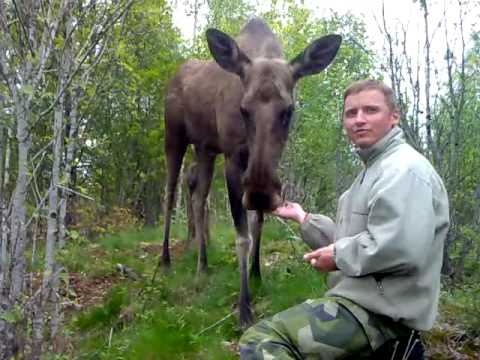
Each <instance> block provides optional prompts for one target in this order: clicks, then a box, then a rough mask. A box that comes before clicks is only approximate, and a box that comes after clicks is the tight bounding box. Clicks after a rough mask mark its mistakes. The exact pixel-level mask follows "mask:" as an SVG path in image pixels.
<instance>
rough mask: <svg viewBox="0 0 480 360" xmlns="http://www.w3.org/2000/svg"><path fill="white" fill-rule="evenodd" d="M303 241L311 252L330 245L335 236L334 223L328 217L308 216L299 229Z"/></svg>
mask: <svg viewBox="0 0 480 360" xmlns="http://www.w3.org/2000/svg"><path fill="white" fill-rule="evenodd" d="M300 233H301V235H302V239H303V241H304V242H305V243H306V244H307V245H308V246H310V248H311V249H312V250H316V249H318V248H321V247H324V246H327V245H330V244H331V243H332V242H333V239H334V236H335V223H334V222H333V220H332V219H330V218H329V217H328V216H324V215H320V214H308V215H307V218H306V219H305V221H304V222H303V223H302V225H301V227H300Z"/></svg>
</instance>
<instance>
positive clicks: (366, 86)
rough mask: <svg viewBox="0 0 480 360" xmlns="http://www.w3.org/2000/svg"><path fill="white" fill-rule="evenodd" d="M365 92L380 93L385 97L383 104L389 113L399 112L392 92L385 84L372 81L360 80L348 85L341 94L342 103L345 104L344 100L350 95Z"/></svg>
mask: <svg viewBox="0 0 480 360" xmlns="http://www.w3.org/2000/svg"><path fill="white" fill-rule="evenodd" d="M365 90H378V91H380V92H381V93H382V94H383V96H385V102H386V103H387V106H388V108H389V109H390V110H391V111H400V108H399V106H398V104H397V100H396V99H395V94H394V93H393V90H392V89H391V88H390V87H389V86H387V85H385V83H383V82H382V81H380V80H373V79H367V80H360V81H356V82H354V83H352V84H350V86H349V87H348V88H347V89H346V90H345V93H344V94H343V103H344V104H345V100H346V99H347V97H349V96H350V95H355V94H358V93H359V92H362V91H365Z"/></svg>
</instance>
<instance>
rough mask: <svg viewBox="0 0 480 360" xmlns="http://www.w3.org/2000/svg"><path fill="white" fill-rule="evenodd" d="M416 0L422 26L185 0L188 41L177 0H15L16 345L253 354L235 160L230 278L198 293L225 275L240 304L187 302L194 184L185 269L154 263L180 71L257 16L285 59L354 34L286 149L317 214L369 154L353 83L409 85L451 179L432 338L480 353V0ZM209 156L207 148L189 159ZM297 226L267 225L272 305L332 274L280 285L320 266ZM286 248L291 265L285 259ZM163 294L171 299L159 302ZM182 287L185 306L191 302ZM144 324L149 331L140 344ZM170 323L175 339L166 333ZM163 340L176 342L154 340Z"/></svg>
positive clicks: (416, 129)
mask: <svg viewBox="0 0 480 360" xmlns="http://www.w3.org/2000/svg"><path fill="white" fill-rule="evenodd" d="M412 3H413V6H414V8H415V9H416V11H417V12H418V18H419V19H421V31H419V32H417V33H416V36H415V37H414V38H412V37H411V35H410V34H411V32H409V31H408V28H407V27H408V24H401V23H398V22H397V23H392V22H391V21H389V20H388V19H387V18H386V17H385V16H382V15H381V14H382V11H381V9H379V14H380V16H378V17H377V18H375V19H366V18H365V17H362V16H357V15H355V14H352V13H346V14H338V13H335V12H330V13H328V14H322V16H321V17H319V15H318V14H316V13H315V12H314V11H312V10H311V9H310V8H308V7H307V6H305V5H304V2H303V1H295V0H271V1H261V7H260V8H261V9H262V10H261V11H259V10H258V9H259V3H256V2H253V1H247V0H185V1H183V2H182V4H181V5H182V6H183V7H184V9H186V10H185V11H186V12H187V15H188V18H189V19H190V23H189V24H188V25H185V26H190V27H191V36H190V38H189V39H185V38H183V37H182V35H181V31H180V29H178V28H177V27H176V26H175V25H174V15H173V14H174V12H173V10H174V9H175V8H176V7H177V6H179V4H178V3H177V2H175V1H173V2H172V1H170V2H169V1H164V0H144V1H133V0H114V1H98V0H97V1H95V0H91V1H84V2H79V1H74V0H26V1H15V0H4V1H0V104H1V108H0V338H2V339H5V340H4V341H3V340H2V342H1V343H0V359H9V358H11V357H12V356H14V355H15V354H23V356H25V357H27V358H40V357H42V356H45V357H51V358H63V357H64V358H71V357H72V356H73V355H72V354H76V356H77V355H78V357H79V358H81V357H87V358H90V357H95V358H110V357H118V356H119V355H118V354H122V353H126V354H130V355H128V356H127V355H126V358H145V356H147V357H148V356H151V357H152V358H171V357H167V356H171V354H176V355H177V358H198V357H195V356H200V357H202V355H201V354H202V351H207V352H208V353H209V354H210V355H209V356H211V355H212V354H214V353H216V352H215V351H217V352H218V353H219V354H222V355H219V357H218V358H225V355H224V352H225V351H230V350H231V352H232V354H234V353H235V341H236V339H238V335H239V330H238V329H237V328H236V327H235V320H234V316H231V315H232V314H233V315H235V314H234V313H235V312H231V309H230V310H228V309H229V308H231V306H232V304H233V303H234V301H235V296H236V292H237V291H238V289H237V285H236V284H237V282H238V279H237V277H236V275H235V267H236V262H235V255H234V254H235V252H234V250H233V248H234V235H233V232H232V230H231V220H230V216H229V213H230V211H229V205H228V201H227V193H226V187H225V183H224V179H223V172H222V170H221V167H222V163H223V159H221V158H219V159H218V160H217V164H216V165H217V170H216V173H215V177H214V181H213V185H212V190H211V194H210V197H209V203H208V207H209V213H210V223H211V224H212V230H211V234H210V237H211V238H212V240H211V243H210V245H209V247H210V250H209V251H213V253H214V254H217V255H214V256H213V257H212V258H213V259H214V260H213V261H212V262H211V263H212V264H213V265H215V264H216V266H217V269H216V271H217V272H221V271H222V269H221V268H222V266H224V267H225V268H228V269H229V270H228V271H230V273H228V274H230V275H225V276H226V277H225V278H223V280H220V279H216V280H212V279H214V277H213V275H212V278H211V279H210V280H208V279H203V280H198V279H197V280H195V283H194V285H193V286H192V287H193V288H195V289H196V292H195V296H194V297H199V298H201V296H199V293H201V288H202V286H205V284H206V283H208V284H210V285H212V284H213V283H214V282H215V281H216V282H219V281H224V284H226V285H224V286H226V288H227V290H218V291H219V294H220V293H221V294H223V295H219V296H220V297H221V299H222V302H221V305H222V306H223V307H220V308H221V309H223V310H222V311H223V313H221V312H215V311H213V310H212V312H211V313H212V314H213V313H214V315H211V314H210V315H211V317H209V316H207V315H205V314H204V315H205V316H204V317H203V318H202V319H201V320H198V321H199V323H198V324H196V325H198V327H196V328H195V325H194V324H195V321H193V320H192V319H193V317H194V315H192V311H193V310H192V309H193V308H195V306H203V309H204V310H203V312H205V313H207V312H208V311H207V310H205V309H209V307H208V306H210V305H211V306H212V307H213V308H218V302H217V303H214V304H210V305H207V304H206V303H202V305H198V304H196V305H194V304H193V303H188V301H187V300H186V297H187V298H188V297H189V296H190V295H192V294H190V293H181V292H178V291H180V290H181V291H187V290H185V288H184V287H182V286H183V285H182V281H183V284H190V285H191V284H192V283H189V281H193V280H191V279H190V278H191V277H192V276H191V275H192V274H193V272H194V270H193V269H194V268H195V266H194V260H193V258H194V256H195V251H194V250H187V249H186V247H185V246H184V243H185V242H184V241H180V240H182V239H185V238H186V237H188V235H187V233H186V227H187V216H186V213H187V211H186V204H187V194H186V191H185V189H184V186H181V187H180V188H179V194H178V196H177V203H176V210H175V227H176V228H175V230H174V235H175V237H176V238H177V239H178V241H176V242H175V241H174V243H173V246H174V247H175V246H177V252H176V253H175V252H174V254H176V255H178V257H181V256H183V257H184V258H185V261H184V263H180V265H179V266H178V268H177V270H176V275H175V276H177V277H175V276H173V275H172V276H171V278H169V276H168V274H167V275H162V276H161V277H160V280H159V283H158V284H151V283H149V282H148V281H146V280H145V279H147V278H149V277H151V276H150V275H151V274H152V273H153V272H154V270H155V267H156V256H157V254H159V253H160V249H161V246H160V245H159V244H161V240H162V239H161V235H160V234H161V227H162V212H163V210H162V206H163V189H164V186H165V166H164V160H165V159H164V158H165V154H164V150H163V147H164V122H163V110H164V102H163V101H164V96H165V89H166V86H167V84H168V81H169V79H170V78H171V77H172V75H173V74H174V72H175V71H176V69H177V68H178V66H179V65H180V64H181V63H182V62H183V61H184V60H185V59H187V58H191V57H196V58H202V59H206V58H210V55H209V53H208V50H207V47H206V42H205V38H204V32H205V30H206V28H208V27H216V28H218V29H221V30H222V31H224V32H227V33H229V34H233V35H234V34H237V33H238V32H239V30H240V28H241V26H242V25H243V24H244V23H245V21H246V20H247V19H248V18H249V17H250V16H252V15H253V14H256V15H258V16H261V17H263V18H264V19H266V21H267V22H268V23H269V24H270V26H271V27H272V29H274V31H275V32H276V33H277V34H278V35H279V37H280V39H281V42H282V43H283V45H284V49H285V54H286V58H293V56H294V55H296V54H297V53H298V52H300V51H301V50H302V49H303V48H304V47H305V46H306V45H307V44H308V43H309V42H310V41H311V40H313V39H314V38H316V37H318V36H320V35H323V34H326V33H338V34H341V35H342V36H343V43H342V47H341V50H340V52H339V54H338V56H337V58H336V59H335V61H334V64H333V65H331V66H330V67H329V68H328V69H327V71H325V72H324V73H322V74H320V75H316V76H312V77H309V78H306V79H304V80H302V81H301V82H300V84H299V86H298V90H299V91H298V99H297V104H296V105H297V107H296V119H295V123H294V126H293V129H292V131H291V135H290V140H289V144H288V148H287V150H286V152H285V154H284V157H283V160H282V164H281V174H282V179H283V183H284V192H285V196H286V198H288V199H291V200H294V201H299V202H301V203H303V204H305V207H306V208H308V209H309V210H310V211H312V212H321V213H325V214H328V215H333V214H334V212H335V206H336V199H337V198H338V196H339V195H340V194H341V193H342V192H343V191H344V190H345V189H346V188H347V187H348V185H349V184H350V183H351V181H352V180H353V178H354V176H355V174H356V172H357V171H358V169H359V168H360V166H361V165H360V163H359V161H358V159H357V158H356V157H355V155H354V153H353V152H352V148H351V146H350V145H349V144H348V142H347V141H346V138H345V136H344V134H343V131H342V126H341V112H342V93H343V90H344V89H345V87H346V86H347V85H348V84H349V83H350V82H351V81H353V80H357V79H363V78H367V77H374V78H383V79H384V80H385V81H386V82H387V83H388V84H390V85H391V86H392V87H393V89H394V90H395V92H396V95H397V98H398V100H399V103H400V107H401V110H402V115H403V116H402V120H401V127H402V128H403V130H404V131H405V134H406V138H407V140H408V142H409V143H410V144H412V145H413V146H414V147H415V148H416V149H417V150H418V151H420V152H421V153H423V154H424V155H425V156H426V157H427V158H429V159H430V160H431V162H432V163H433V164H434V166H435V167H436V169H437V170H438V172H439V173H440V174H441V176H442V178H443V179H444V181H445V184H446V186H447V189H448V192H449V196H450V209H451V224H452V226H451V228H450V231H449V233H448V238H447V241H446V246H445V262H444V267H443V269H442V271H443V274H444V277H443V292H442V317H441V319H442V321H440V322H439V324H438V325H437V331H436V332H433V333H432V334H433V335H431V337H430V338H428V339H427V341H429V343H430V344H431V345H432V347H431V350H430V351H431V353H432V354H437V355H436V356H438V358H441V356H446V357H445V358H451V357H449V356H456V358H474V357H475V356H477V355H478V352H477V351H478V348H479V347H480V341H479V340H478V337H479V335H480V330H479V329H480V319H479V317H478V313H479V311H480V286H479V285H478V280H479V267H480V231H479V230H480V160H479V155H480V147H479V146H478V144H479V141H480V122H479V121H478V114H479V112H480V100H479V95H480V30H479V28H478V25H477V24H476V22H475V21H476V20H475V19H478V14H479V10H480V3H479V2H478V1H474V0H471V1H462V0H458V1H454V0H452V1H433V0H432V1H427V0H420V1H413V2H412ZM431 9H435V12H432V11H431ZM439 9H441V11H439ZM433 13H435V14H436V15H435V16H433V15H432V14H433ZM472 19H473V20H472ZM367 21H368V22H370V23H369V28H370V29H371V22H372V21H375V23H376V26H377V28H378V33H377V34H376V35H375V37H374V38H372V37H369V36H371V35H369V32H367V30H366V29H367V24H366V22H367ZM467 23H468V24H469V26H468V27H467V26H466V24H467ZM378 39H382V41H381V42H382V47H381V50H380V51H379V50H378V48H379V41H378ZM412 49H413V50H412ZM439 54H440V56H439ZM191 161H192V154H191V153H189V154H187V159H186V161H185V162H186V164H185V165H184V169H186V166H188V164H189V163H190V162H191ZM183 172H185V171H183ZM182 181H183V178H182ZM267 222H268V221H267ZM122 231H129V232H128V233H122ZM132 231H133V232H132ZM118 234H120V235H118ZM121 234H127V235H121ZM294 234H295V229H291V228H290V227H288V226H287V225H286V224H283V223H282V224H281V223H278V222H275V221H273V220H269V223H268V224H267V228H266V231H265V234H264V238H265V239H266V240H267V242H266V244H265V250H262V251H265V253H266V254H267V256H266V257H265V259H266V262H265V263H264V266H265V267H266V268H268V269H270V268H271V270H269V271H271V274H270V278H271V279H275V281H272V282H271V283H270V284H271V286H270V287H269V285H268V284H269V283H268V281H266V282H265V284H264V285H263V288H260V290H259V291H258V292H257V300H256V302H257V308H256V312H257V314H259V315H260V316H262V315H265V314H269V313H270V312H271V311H273V310H274V309H275V306H279V305H278V304H277V305H274V304H273V303H274V302H275V301H274V300H272V299H273V298H274V297H273V296H272V294H275V291H278V293H279V294H280V293H281V294H283V295H285V294H287V293H288V291H289V289H290V290H291V291H292V292H294V293H295V294H297V295H296V297H288V296H286V297H285V298H288V299H289V300H291V301H292V302H293V303H294V300H295V301H297V302H298V301H299V300H298V299H297V297H298V294H300V295H301V296H299V297H300V298H301V297H302V296H306V294H309V291H312V289H315V288H316V289H317V290H316V291H317V296H318V288H321V287H322V286H324V285H322V284H320V283H318V281H320V280H318V279H315V280H312V283H307V285H308V286H307V288H308V289H307V290H306V293H305V294H304V293H302V291H301V289H300V290H299V289H294V288H281V286H287V285H286V283H287V282H288V283H291V282H294V280H295V279H297V281H298V282H302V281H303V282H304V281H305V280H304V272H305V271H307V270H306V269H305V267H302V266H301V265H299V264H298V262H295V259H294V257H295V256H293V258H292V255H291V248H290V243H289V241H291V240H292V239H295V238H296V237H295V235H294ZM223 238H225V240H224V241H223V242H220V241H219V239H223ZM282 239H283V240H282ZM286 239H290V240H286ZM269 241H270V242H269ZM225 244H228V245H225ZM292 244H293V243H292ZM291 246H293V249H294V250H295V246H299V245H291ZM139 248H140V250H139ZM297 251H299V250H298V249H297ZM294 252H295V251H294ZM215 256H217V257H215ZM275 259H276V260H275ZM278 259H283V260H285V261H279V260H278ZM90 260H91V261H90ZM289 261H290V262H289ZM285 262H286V263H287V265H288V266H286V265H285V266H283V265H280V263H282V264H283V263H285ZM182 264H183V265H182ZM282 266H283V267H282ZM181 269H183V271H184V273H183V274H182V272H181ZM297 270H298V273H297V272H296V271H297ZM118 271H119V272H118ZM267 273H268V271H267ZM128 274H130V275H128ZM187 274H188V275H187ZM302 274H303V275H302ZM296 276H298V278H296ZM266 277H267V276H265V278H266ZM202 281H204V282H206V283H202ZM202 284H203V285H202ZM276 286H280V287H278V288H276ZM288 286H291V285H288ZM132 289H133V290H132ZM182 289H183V290H182ZM211 289H214V288H213V287H212V288H211ZM96 290H98V292H99V294H97V293H96V292H95V291H96ZM134 290H136V292H135V291H134ZM82 291H84V292H86V294H83V295H82V294H81V293H80V292H82ZM211 291H212V296H211V297H215V296H214V295H213V294H215V292H214V290H211ZM222 291H225V293H222ZM189 294H190V295H189ZM97 295H98V296H97ZM87 298H90V300H92V299H94V300H95V301H88V299H87ZM80 299H82V300H80ZM155 299H157V300H158V299H161V301H160V303H161V304H160V306H163V308H161V309H160V308H158V309H156V310H155V311H154V310H152V309H153V305H152V304H154V303H155V301H156V300H155ZM180 299H182V300H180ZM262 299H263V300H265V301H263V302H262ZM266 299H269V300H268V301H267V300H266ZM82 301H83V302H82ZM182 301H183V302H182ZM199 301H200V300H199ZM179 303H180V304H181V305H182V306H183V307H181V308H180V307H175V305H178V304H179ZM281 303H282V305H287V303H288V301H286V300H285V301H284V302H281ZM139 304H142V305H141V306H139ZM162 304H163V305H162ZM262 304H263V305H262ZM95 305H96V307H95ZM147 305H148V306H147ZM92 306H93V309H94V310H91V309H92ZM149 306H152V308H149ZM262 306H263V307H262ZM172 309H173V310H172ZM185 309H187V310H185ZM149 311H150V312H149ZM156 311H157V312H156ZM159 314H161V315H159ZM225 314H226V315H225ZM224 315H225V316H226V317H224ZM195 316H197V315H195ZM202 316H203V315H202ZM154 318H155V319H158V318H162V319H163V320H162V321H160V323H156V322H155V321H153V319H154ZM214 319H217V320H218V319H223V320H222V322H221V323H218V324H217V323H216V321H215V320H214ZM227 320H228V321H227ZM152 322H153V323H152ZM212 323H213V324H214V325H215V326H213V327H212V328H210V327H209V326H208V324H212ZM132 324H136V325H132ZM135 326H137V327H136V328H135V329H136V331H133V330H132V328H131V327H135ZM139 327H141V328H142V329H143V330H144V332H141V334H143V335H141V336H139V337H137V338H141V339H142V340H138V341H136V340H133V338H134V335H133V334H134V333H138V331H137V330H138V329H139ZM221 327H223V328H221ZM152 329H157V330H155V331H156V332H155V331H154V330H152ZM158 329H160V330H158ZM172 329H173V330H172ZM219 329H223V330H219ZM172 331H173V333H172ZM159 332H160V333H162V332H163V333H162V334H163V335H162V336H163V338H162V339H163V340H158V339H157V338H156V336H157V335H158V333H159ZM169 332H170V334H174V335H175V336H174V335H171V336H170V337H169V336H167V335H166V333H169ZM206 333H210V336H211V337H210V338H208V339H209V340H208V341H207V340H205V339H206V338H204V334H205V335H207V334H206ZM99 334H102V335H101V336H99ZM114 334H118V336H117V335H116V336H114ZM157 340H158V341H160V342H161V343H162V344H163V345H161V347H160V348H155V347H154V346H153V345H151V344H152V343H153V342H155V341H157ZM138 344H143V345H142V346H143V347H144V348H145V346H146V348H147V350H145V351H150V352H147V353H143V352H142V351H144V350H139V349H140V348H141V346H140V345H138ZM145 344H150V345H145ZM169 344H170V345H169ZM212 344H213V345H212ZM219 344H220V345H219ZM149 346H153V347H149ZM209 346H212V347H209ZM218 346H220V348H218ZM222 346H223V348H222ZM435 347H436V348H437V350H434V349H435ZM74 349H76V350H75V351H74ZM148 349H150V350H148ZM205 349H208V350H205ZM215 349H216V350H215ZM222 349H223V350H222ZM226 349H227V350H226ZM81 354H83V355H81ZM145 354H150V355H145ZM152 354H157V355H152ZM159 354H160V355H159ZM161 354H163V355H161ZM166 354H170V355H166ZM199 354H200V355H199ZM441 354H443V355H441ZM446 354H449V355H446ZM452 354H453V355H452ZM470 356H472V357H470ZM205 358H211V357H208V356H207V355H205Z"/></svg>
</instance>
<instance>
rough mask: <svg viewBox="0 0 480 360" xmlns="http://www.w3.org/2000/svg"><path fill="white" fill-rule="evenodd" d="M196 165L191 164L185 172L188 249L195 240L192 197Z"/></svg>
mask: <svg viewBox="0 0 480 360" xmlns="http://www.w3.org/2000/svg"><path fill="white" fill-rule="evenodd" d="M197 180H198V179H197V164H195V163H193V164H192V165H191V166H190V167H189V168H188V171H187V187H188V191H187V222H188V235H187V247H188V248H190V247H191V245H192V242H193V239H195V220H194V216H193V204H192V197H193V193H194V192H195V188H196V186H197Z"/></svg>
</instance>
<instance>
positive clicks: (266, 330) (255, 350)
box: [240, 297, 398, 360]
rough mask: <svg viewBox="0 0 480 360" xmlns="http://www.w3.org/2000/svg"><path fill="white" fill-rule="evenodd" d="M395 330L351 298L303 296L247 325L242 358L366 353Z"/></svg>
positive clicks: (267, 359)
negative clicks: (274, 313) (280, 309)
mask: <svg viewBox="0 0 480 360" xmlns="http://www.w3.org/2000/svg"><path fill="white" fill-rule="evenodd" d="M397 335H398V333H395V331H394V330H393V329H391V328H390V327H388V326H385V323H384V321H383V320H382V319H381V318H378V317H376V316H375V315H373V314H371V313H369V312H368V311H366V310H365V309H363V308H361V307H359V306H358V305H356V304H355V303H353V302H351V301H349V300H346V299H343V298H337V297H329V298H322V299H316V300H307V301H306V302H304V303H302V304H300V305H297V306H294V307H291V308H289V309H287V310H285V311H282V312H280V313H278V314H276V315H275V316H273V318H270V319H266V320H263V321H260V322H259V323H257V324H256V325H254V326H252V327H251V328H249V329H248V330H247V331H246V332H245V333H244V334H243V336H242V337H241V339H240V359H243V360H250V359H258V360H261V359H263V360H270V359H307V360H308V359H344V358H348V357H350V356H352V358H354V359H359V358H368V357H369V356H370V355H371V354H372V353H373V351H374V350H375V349H377V348H378V347H380V346H381V345H382V344H383V343H385V342H386V341H387V340H389V339H392V338H395V337H396V336H397Z"/></svg>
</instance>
